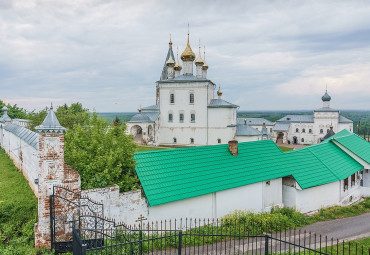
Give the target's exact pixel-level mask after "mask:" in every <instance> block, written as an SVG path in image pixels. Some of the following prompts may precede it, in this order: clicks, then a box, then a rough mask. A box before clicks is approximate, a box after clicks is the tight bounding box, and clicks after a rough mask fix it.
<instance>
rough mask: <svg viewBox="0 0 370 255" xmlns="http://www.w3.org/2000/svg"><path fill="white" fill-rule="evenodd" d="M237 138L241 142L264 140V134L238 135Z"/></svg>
mask: <svg viewBox="0 0 370 255" xmlns="http://www.w3.org/2000/svg"><path fill="white" fill-rule="evenodd" d="M235 139H236V140H238V142H239V143H244V142H253V141H260V140H262V136H248V135H237V136H236V137H235Z"/></svg>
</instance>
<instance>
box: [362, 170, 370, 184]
mask: <svg viewBox="0 0 370 255" xmlns="http://www.w3.org/2000/svg"><path fill="white" fill-rule="evenodd" d="M362 176H363V177H362V178H363V180H362V181H363V186H364V187H369V188H370V171H369V169H364V173H363V175H362Z"/></svg>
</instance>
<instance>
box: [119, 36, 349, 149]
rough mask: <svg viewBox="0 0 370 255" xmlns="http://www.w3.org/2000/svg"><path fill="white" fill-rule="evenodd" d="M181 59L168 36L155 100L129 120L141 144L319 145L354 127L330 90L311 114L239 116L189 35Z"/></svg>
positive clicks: (137, 140) (129, 126)
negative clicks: (334, 106) (334, 104)
mask: <svg viewBox="0 0 370 255" xmlns="http://www.w3.org/2000/svg"><path fill="white" fill-rule="evenodd" d="M181 60H182V64H183V67H182V66H181V65H180V62H179V57H178V56H177V58H176V62H175V56H174V54H173V50H172V41H171V40H170V42H169V49H168V53H167V57H166V61H165V64H164V67H163V70H162V74H161V77H160V80H159V81H157V82H156V104H155V105H152V106H148V107H143V108H141V107H140V108H139V113H138V114H136V115H134V116H133V117H132V118H131V120H130V121H128V122H127V123H126V124H127V132H128V133H129V134H132V135H133V137H134V139H135V141H136V142H137V143H140V144H148V145H156V146H159V145H164V146H176V145H179V146H198V145H215V144H225V143H227V142H228V141H230V140H237V141H238V142H249V141H259V140H268V139H273V140H274V141H275V142H277V143H295V144H315V143H317V142H320V141H321V139H322V138H323V137H324V136H325V135H327V134H328V133H330V134H334V133H336V132H339V131H340V130H343V129H347V130H348V131H352V130H353V123H352V121H351V120H348V119H346V118H344V117H343V116H340V115H339V111H338V110H334V109H332V108H330V99H331V98H330V96H329V95H328V94H327V93H325V95H324V96H323V97H322V100H323V102H324V106H323V108H320V109H318V110H315V111H314V114H313V115H288V116H285V117H284V118H282V119H280V120H278V121H277V122H276V123H273V122H270V121H268V120H266V119H263V118H237V109H238V108H239V106H237V105H235V104H232V103H230V102H228V101H226V100H224V99H223V98H222V91H221V89H220V88H219V89H218V90H217V92H216V84H215V83H214V82H212V81H211V80H210V79H208V78H207V70H208V65H207V63H206V59H205V51H204V55H203V58H202V55H201V50H200V47H199V54H198V56H197V57H196V56H195V54H194V52H193V51H192V49H191V47H190V44H189V34H188V38H187V44H186V48H185V50H184V52H183V53H182V54H181ZM194 61H195V75H194V74H193V69H194ZM181 71H182V73H181ZM215 92H216V93H217V97H215ZM331 125H332V127H333V128H332V129H330V126H331ZM329 131H330V132H329ZM326 138H327V137H326Z"/></svg>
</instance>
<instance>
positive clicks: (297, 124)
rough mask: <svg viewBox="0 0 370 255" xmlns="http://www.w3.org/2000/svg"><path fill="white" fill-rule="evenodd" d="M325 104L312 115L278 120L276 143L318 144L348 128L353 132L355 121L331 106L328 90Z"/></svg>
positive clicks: (274, 133)
mask: <svg viewBox="0 0 370 255" xmlns="http://www.w3.org/2000/svg"><path fill="white" fill-rule="evenodd" d="M321 100H322V102H323V106H322V107H321V108H319V109H317V110H314V111H313V114H310V115H287V116H285V117H283V118H281V119H279V120H278V121H276V123H275V125H274V128H273V132H272V135H271V137H272V139H273V140H274V141H275V142H276V143H291V144H316V143H320V142H321V141H322V140H324V139H326V138H328V137H329V136H331V135H333V134H335V133H337V132H339V131H341V130H343V129H346V130H348V131H350V132H353V121H352V120H349V119H347V118H345V117H344V116H342V115H340V114H339V110H336V109H333V108H331V107H330V101H331V97H330V96H329V94H328V92H327V91H326V92H325V94H324V95H323V96H322V98H321Z"/></svg>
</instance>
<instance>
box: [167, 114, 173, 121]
mask: <svg viewBox="0 0 370 255" xmlns="http://www.w3.org/2000/svg"><path fill="white" fill-rule="evenodd" d="M172 121H173V115H172V113H169V114H168V122H172Z"/></svg>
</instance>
